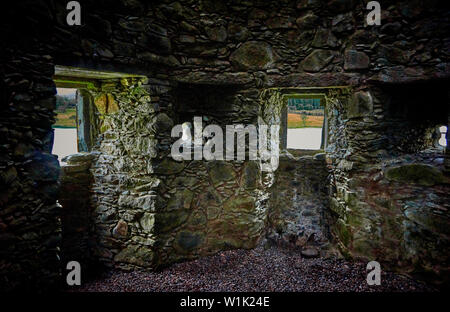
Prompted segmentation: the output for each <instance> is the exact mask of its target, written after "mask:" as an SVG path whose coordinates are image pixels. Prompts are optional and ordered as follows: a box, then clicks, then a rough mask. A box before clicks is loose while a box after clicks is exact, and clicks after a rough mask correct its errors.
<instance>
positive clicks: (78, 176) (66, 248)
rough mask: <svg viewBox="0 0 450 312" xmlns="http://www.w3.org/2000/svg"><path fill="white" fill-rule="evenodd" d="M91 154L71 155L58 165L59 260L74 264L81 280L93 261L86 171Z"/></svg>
mask: <svg viewBox="0 0 450 312" xmlns="http://www.w3.org/2000/svg"><path fill="white" fill-rule="evenodd" d="M94 158H95V155H93V154H85V153H82V154H81V153H80V154H74V155H70V156H68V157H66V158H65V159H64V161H65V163H64V164H63V165H62V166H61V176H60V180H61V187H60V195H59V197H58V202H59V203H60V204H61V206H62V209H61V224H62V227H61V229H62V241H61V260H62V263H68V262H69V261H78V262H79V263H80V264H81V267H82V268H84V270H83V271H82V273H83V277H85V276H86V272H87V268H88V267H89V264H90V262H91V261H93V258H92V257H91V256H90V253H91V248H90V246H89V244H90V241H89V239H90V237H91V235H90V234H91V233H90V230H91V214H92V205H91V200H90V197H91V188H92V180H93V178H92V174H91V172H90V168H91V165H92V160H93V159H94Z"/></svg>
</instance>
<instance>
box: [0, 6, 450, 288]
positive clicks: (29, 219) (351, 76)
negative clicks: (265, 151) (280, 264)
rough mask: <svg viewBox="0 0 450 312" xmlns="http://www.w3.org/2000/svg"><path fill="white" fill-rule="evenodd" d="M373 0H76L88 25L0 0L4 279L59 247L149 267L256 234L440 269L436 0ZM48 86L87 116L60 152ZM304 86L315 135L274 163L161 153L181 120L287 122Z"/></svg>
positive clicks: (422, 274) (441, 24) (55, 269)
mask: <svg viewBox="0 0 450 312" xmlns="http://www.w3.org/2000/svg"><path fill="white" fill-rule="evenodd" d="M381 2H382V16H381V25H379V26H369V25H367V24H366V14H367V10H366V8H365V4H366V3H365V1H356V0H308V1H306V0H277V1H259V0H250V1H237V0H228V1H219V0H199V1H191V0H179V1H171V0H167V1H158V2H148V1H140V0H113V1H98V0H97V1H93V0H92V1H88V0H86V1H82V2H81V4H82V25H81V26H76V25H75V26H69V25H67V23H66V15H67V10H66V4H67V1H60V0H52V1H20V2H19V1H16V2H14V3H12V6H10V7H8V8H4V10H5V11H6V12H5V14H4V15H5V17H4V18H2V20H1V22H0V23H1V25H0V29H1V30H2V31H1V38H0V41H1V42H2V45H1V48H0V58H1V63H0V76H1V79H0V289H1V290H7V289H48V288H52V287H56V286H57V285H58V283H59V282H61V281H62V272H63V269H64V268H65V264H66V262H67V261H68V260H69V259H70V260H77V259H78V260H79V261H80V262H82V263H85V264H86V265H94V264H98V263H100V264H101V265H106V266H109V267H117V268H121V269H125V270H132V269H134V268H147V269H158V268H161V267H163V266H167V265H170V264H171V263H174V262H177V261H182V260H187V259H193V258H197V257H201V256H204V255H207V254H213V253H216V252H217V251H220V250H225V249H232V248H253V247H255V246H257V244H259V243H263V244H266V243H267V244H270V243H276V244H286V245H290V246H294V247H295V248H298V251H299V253H302V254H303V255H304V256H328V255H337V256H343V257H346V258H349V259H365V260H377V261H379V262H380V263H382V265H383V267H384V268H386V269H389V270H394V271H399V272H403V273H407V274H411V275H414V276H416V277H419V278H422V279H427V280H429V281H433V282H436V283H448V277H449V267H450V265H449V261H450V259H449V256H450V252H449V242H450V233H449V230H448V229H449V228H450V227H449V225H450V220H449V218H450V213H449V209H450V206H449V205H450V204H449V203H450V200H449V190H450V179H449V171H450V157H449V155H450V154H449V145H448V144H447V148H446V149H445V148H443V147H441V146H439V145H438V144H437V141H438V139H439V137H438V133H437V128H438V127H439V126H447V127H448V126H449V123H450V110H449V93H448V84H449V78H450V49H449V47H450V33H449V31H450V27H449V24H450V23H449V19H450V15H449V10H448V3H447V2H448V1H445V0H442V1H441V0H433V1H426V2H425V1H422V0H414V1H395V0H389V1H388V0H384V1H381ZM18 12H20V13H18ZM62 69H64V70H62ZM77 69H83V70H85V73H89V71H91V73H92V72H95V74H85V75H80V74H76V72H77ZM111 72H113V73H120V75H117V76H114V75H107V74H101V73H111ZM56 86H59V87H63V86H66V87H67V86H72V87H76V88H78V89H79V90H80V94H81V95H82V96H83V114H85V113H86V115H83V116H84V121H83V122H84V124H83V125H84V126H83V129H84V130H83V131H85V132H86V133H88V136H86V137H85V139H86V140H85V142H87V143H86V145H85V146H84V151H85V152H86V153H84V154H79V155H75V156H71V157H69V158H68V160H67V161H68V162H67V165H66V166H63V167H62V168H61V167H60V164H59V162H58V159H57V158H56V156H54V155H52V154H51V150H52V145H53V130H52V124H53V123H54V121H55V93H56ZM308 93H320V94H322V95H323V97H324V99H325V112H326V116H327V120H328V129H327V144H326V148H325V150H323V151H317V153H309V152H301V151H300V152H298V151H289V150H286V148H285V145H284V146H283V145H281V146H280V148H281V152H282V153H281V154H282V155H281V157H280V167H279V168H278V170H277V171H276V172H275V173H265V172H262V171H261V163H259V162H258V161H249V160H246V161H234V162H227V161H196V160H192V161H175V160H173V159H172V158H171V157H170V147H171V144H172V143H173V142H174V141H175V140H176V139H175V138H172V137H171V129H172V127H173V126H174V125H176V124H181V123H183V122H186V121H192V119H193V117H194V116H202V118H203V123H204V125H208V124H217V125H220V126H223V125H228V124H253V125H255V126H257V125H258V124H259V123H261V122H265V123H266V124H269V125H270V124H277V125H280V126H282V127H281V129H282V130H281V131H285V126H286V124H285V115H284V114H285V112H286V105H287V101H286V99H287V98H288V97H289V95H292V94H308ZM283 125H284V128H283ZM281 137H283V133H281ZM282 141H283V140H282ZM447 142H448V135H447ZM73 258H76V259H73Z"/></svg>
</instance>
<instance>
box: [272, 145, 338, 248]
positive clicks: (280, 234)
mask: <svg viewBox="0 0 450 312" xmlns="http://www.w3.org/2000/svg"><path fill="white" fill-rule="evenodd" d="M290 152H292V154H291V153H289V152H287V153H284V154H283V155H282V156H281V157H280V165H279V167H278V169H277V171H276V173H275V181H274V183H273V185H272V187H271V188H270V197H269V203H268V207H269V213H268V226H267V228H266V238H267V239H268V241H269V243H271V244H277V245H282V246H286V247H291V248H295V249H297V250H299V251H300V252H302V254H303V255H304V256H307V257H317V256H330V255H333V254H334V255H336V254H337V253H336V251H335V250H333V245H332V244H331V242H332V237H331V235H330V226H331V225H332V224H333V220H332V218H331V215H330V210H329V171H328V167H327V163H326V161H325V154H324V153H321V151H320V150H319V151H301V150H291V151H290Z"/></svg>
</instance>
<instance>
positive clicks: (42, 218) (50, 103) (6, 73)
mask: <svg viewBox="0 0 450 312" xmlns="http://www.w3.org/2000/svg"><path fill="white" fill-rule="evenodd" d="M52 73H53V64H52V62H51V57H49V56H45V55H34V56H33V55H28V56H26V57H25V56H23V55H20V54H19V55H16V54H15V55H9V57H8V58H7V59H6V61H5V62H2V70H1V74H2V79H1V81H2V82H1V88H0V91H1V95H0V98H1V99H2V103H1V106H0V131H1V135H0V149H1V152H0V184H1V187H0V207H1V209H0V245H1V248H0V290H8V289H11V288H15V289H24V290H32V289H36V287H37V288H42V289H45V288H48V287H51V286H52V285H53V284H54V281H57V280H59V276H60V272H61V263H60V261H59V256H60V250H59V246H60V244H61V220H60V215H61V206H60V205H58V204H57V203H56V199H57V198H58V192H59V182H58V179H59V175H60V167H59V163H58V160H57V158H56V157H55V156H53V155H51V154H50V153H51V150H52V145H53V130H52V129H51V125H52V123H53V122H54V117H53V116H54V115H53V114H54V113H53V111H54V109H55V103H56V102H55V97H54V94H55V93H56V89H55V84H54V83H53V81H52V79H51V75H52Z"/></svg>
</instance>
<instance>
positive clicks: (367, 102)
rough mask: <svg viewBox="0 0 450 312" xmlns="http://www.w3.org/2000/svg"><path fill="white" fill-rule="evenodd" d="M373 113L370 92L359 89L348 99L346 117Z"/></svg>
mask: <svg viewBox="0 0 450 312" xmlns="http://www.w3.org/2000/svg"><path fill="white" fill-rule="evenodd" d="M372 113H373V98H372V95H371V94H370V92H366V91H359V92H356V93H355V94H353V97H352V98H351V99H349V101H348V106H347V117H348V118H358V117H364V116H370V115H371V114H372Z"/></svg>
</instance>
